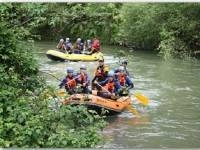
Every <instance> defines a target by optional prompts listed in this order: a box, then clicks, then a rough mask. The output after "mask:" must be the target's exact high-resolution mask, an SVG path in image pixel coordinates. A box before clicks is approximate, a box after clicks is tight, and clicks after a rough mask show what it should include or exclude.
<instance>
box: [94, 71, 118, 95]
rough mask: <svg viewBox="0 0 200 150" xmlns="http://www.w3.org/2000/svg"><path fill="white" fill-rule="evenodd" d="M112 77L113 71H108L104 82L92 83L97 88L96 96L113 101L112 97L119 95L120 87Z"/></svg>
mask: <svg viewBox="0 0 200 150" xmlns="http://www.w3.org/2000/svg"><path fill="white" fill-rule="evenodd" d="M114 75H115V74H114V71H113V70H110V71H109V72H108V76H107V78H106V80H104V81H102V82H97V81H96V80H95V81H94V84H96V85H97V86H99V88H98V92H97V95H98V96H101V97H104V98H110V99H113V96H118V95H119V93H118V92H119V91H120V89H121V86H120V84H119V82H118V80H116V79H115V77H114Z"/></svg>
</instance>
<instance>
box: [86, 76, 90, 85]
mask: <svg viewBox="0 0 200 150" xmlns="http://www.w3.org/2000/svg"><path fill="white" fill-rule="evenodd" d="M85 83H86V85H87V86H88V85H89V84H90V78H89V76H88V75H86V82H85Z"/></svg>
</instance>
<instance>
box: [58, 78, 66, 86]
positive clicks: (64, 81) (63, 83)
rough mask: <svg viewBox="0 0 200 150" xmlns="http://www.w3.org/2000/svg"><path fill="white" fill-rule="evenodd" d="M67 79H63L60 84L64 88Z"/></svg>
mask: <svg viewBox="0 0 200 150" xmlns="http://www.w3.org/2000/svg"><path fill="white" fill-rule="evenodd" d="M66 81H67V79H66V78H64V79H63V80H62V82H61V83H60V84H59V87H60V88H62V87H63V86H64V85H65V83H66Z"/></svg>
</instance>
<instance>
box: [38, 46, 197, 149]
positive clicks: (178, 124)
mask: <svg viewBox="0 0 200 150" xmlns="http://www.w3.org/2000/svg"><path fill="white" fill-rule="evenodd" d="M55 45H56V43H51V42H42V43H36V46H37V47H38V52H36V58H37V59H38V62H39V64H40V70H41V71H42V72H47V73H51V74H53V75H54V76H56V77H58V78H59V79H62V78H63V77H64V76H65V74H66V67H67V66H72V67H74V68H75V69H76V70H77V71H78V69H79V66H80V64H86V65H87V67H88V72H89V74H90V77H91V78H92V76H93V74H94V70H95V67H96V64H97V62H54V61H51V60H49V59H48V58H47V57H46V55H45V52H46V51H47V50H48V49H55ZM102 49H103V50H102V52H103V53H104V56H105V57H104V58H105V63H106V64H108V65H109V66H110V68H111V69H112V68H113V69H114V68H115V67H117V66H119V65H118V62H119V59H118V58H115V57H113V54H115V53H116V51H119V50H120V49H121V48H120V47H103V48H102ZM125 51H126V54H127V56H126V58H127V59H128V69H129V72H130V74H131V78H132V80H133V81H134V84H135V89H134V90H133V91H132V92H134V91H140V92H141V93H143V94H144V95H146V96H147V97H148V98H149V99H150V104H149V105H148V106H147V107H143V106H142V105H140V104H139V103H138V102H137V101H136V100H135V98H134V97H133V103H134V104H135V107H136V108H137V110H138V111H139V112H140V117H136V116H134V115H133V114H132V113H130V112H129V111H125V112H123V113H122V114H120V115H118V116H117V117H112V118H108V121H109V124H108V126H107V127H106V128H105V129H104V130H103V131H102V135H103V136H104V139H105V143H104V144H103V145H100V146H99V147H101V148H200V62H199V61H191V60H187V61H183V60H170V61H163V60H162V59H161V58H159V57H158V56H156V55H155V54H151V53H145V52H137V51H135V52H132V53H131V52H129V50H128V49H125ZM42 74H43V75H44V76H46V78H47V83H48V84H51V85H55V86H57V85H58V84H59V81H58V80H57V79H55V78H53V77H52V76H50V75H48V74H46V73H42Z"/></svg>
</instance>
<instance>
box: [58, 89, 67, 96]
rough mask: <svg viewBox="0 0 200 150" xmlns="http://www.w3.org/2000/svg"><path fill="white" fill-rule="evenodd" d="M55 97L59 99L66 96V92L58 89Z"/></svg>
mask: <svg viewBox="0 0 200 150" xmlns="http://www.w3.org/2000/svg"><path fill="white" fill-rule="evenodd" d="M57 95H58V96H59V97H63V96H65V95H66V92H65V90H64V89H59V90H58V92H57Z"/></svg>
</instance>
